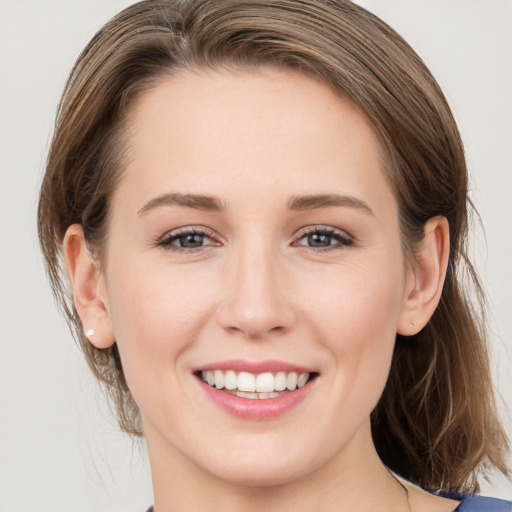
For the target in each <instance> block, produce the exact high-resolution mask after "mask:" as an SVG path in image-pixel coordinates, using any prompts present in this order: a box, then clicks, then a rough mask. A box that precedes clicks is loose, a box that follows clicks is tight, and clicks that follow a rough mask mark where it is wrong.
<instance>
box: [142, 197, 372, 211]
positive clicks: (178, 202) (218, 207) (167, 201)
mask: <svg viewBox="0 0 512 512" xmlns="http://www.w3.org/2000/svg"><path fill="white" fill-rule="evenodd" d="M159 206H184V207H186V208H194V209H196V210H203V211H212V212H224V211H226V207H225V205H224V204H223V203H222V201H221V200H220V199H219V198H218V197H215V196H208V195H203V194H180V193H167V194H162V195H160V196H157V197H155V198H153V199H151V200H150V201H148V202H147V203H146V204H145V205H144V206H143V207H142V208H141V209H140V210H139V211H138V212H137V213H138V214H139V215H143V214H145V213H147V212H148V211H150V210H153V209H154V208H158V207H159ZM331 207H350V208H358V209H360V210H364V211H366V212H367V213H370V214H372V215H373V211H372V210H371V208H370V207H369V206H368V205H367V204H366V203H365V202H364V201H361V200H360V199H357V198H356V197H353V196H347V195H339V194H316V195H301V196H293V197H291V198H290V200H289V201H288V209H289V210H292V211H304V210H315V209H320V208H331Z"/></svg>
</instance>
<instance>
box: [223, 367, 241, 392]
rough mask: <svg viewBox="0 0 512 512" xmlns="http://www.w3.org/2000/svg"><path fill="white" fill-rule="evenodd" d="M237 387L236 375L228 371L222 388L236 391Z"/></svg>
mask: <svg viewBox="0 0 512 512" xmlns="http://www.w3.org/2000/svg"><path fill="white" fill-rule="evenodd" d="M237 385H238V381H237V378H236V373H235V372H234V371H233V370H228V371H227V372H226V374H225V375H224V387H225V388H226V389H229V390H231V389H236V387H237Z"/></svg>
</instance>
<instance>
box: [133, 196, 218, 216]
mask: <svg viewBox="0 0 512 512" xmlns="http://www.w3.org/2000/svg"><path fill="white" fill-rule="evenodd" d="M159 206H185V207H186V208H194V209H196V210H205V211H212V212H223V211H225V210H226V208H225V206H224V205H223V204H222V202H221V201H220V199H219V198H217V197H215V196H207V195H199V194H179V193H172V194H162V195H160V196H157V197H155V198H154V199H151V200H150V201H148V202H147V203H146V204H145V205H144V206H143V207H142V208H141V209H140V210H139V211H138V212H137V213H138V214H139V215H143V214H145V213H147V212H148V211H150V210H153V209H154V208H157V207H159Z"/></svg>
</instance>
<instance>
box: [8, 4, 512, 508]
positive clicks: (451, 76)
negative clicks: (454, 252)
mask: <svg viewBox="0 0 512 512" xmlns="http://www.w3.org/2000/svg"><path fill="white" fill-rule="evenodd" d="M129 3H131V2H128V1H124V0H109V1H108V2H107V1H105V0H45V1H41V0H31V1H29V0H25V1H19V0H0V171H1V176H0V251H1V252H0V258H1V259H0V343H1V345H0V512H43V511H52V512H74V511H76V512H86V511H87V512H91V511H97V512H100V511H101V512H107V511H112V512H121V511H122V512H129V511H133V512H142V511H144V510H145V507H146V506H147V505H149V504H150V503H151V500H152V498H151V484H150V480H149V470H148V465H147V461H146V459H145V456H144V455H143V453H144V449H143V446H142V447H139V446H137V445H135V446H134V445H133V444H132V442H131V441H130V440H129V439H128V438H126V437H125V436H123V435H121V434H119V433H118V432H117V429H116V426H115V424H114V423H113V421H112V420H111V415H110V412H109V410H108V408H107V407H106V406H105V404H104V401H103V400H102V398H101V394H100V392H99V391H98V389H97V386H96V384H95V382H94V380H93V379H92V377H91V376H90V375H89V372H88V370H87V368H85V365H84V363H83V361H82V358H81V356H80V354H79V352H78V350H77V349H76V347H75V346H74V344H73V342H72V341H71V337H70V335H69V333H68V331H67V327H66V325H65V323H64V321H63V320H62V319H61V318H60V317H59V315H58V313H57V311H56V308H55V306H54V304H53V300H52V296H51V292H50V289H49V286H48V284H47V282H46V279H45V276H44V271H43V267H42V264H41V257H40V255H39V250H38V244H37V238H36V229H35V210H36V201H37V191H38V185H39V183H40V180H41V175H42V169H43V167H44V159H45V156H46V152H47V149H48V144H49V138H50V133H51V127H52V121H53V117H54V112H55V109H56V105H57V102H58V98H59V95H60V92H61V90H62V87H63V85H64V81H65V78H66V76H67V73H68V71H69V70H70V68H71V66H72V64H73V62H74V60H75V58H76V57H77V56H78V53H79V51H80V50H81V49H82V47H83V46H84V45H85V44H86V43H87V41H88V40H89V39H90V38H91V37H92V36H93V34H94V32H95V31H96V30H97V29H98V28H99V27H100V26H101V25H102V24H103V22H105V21H106V20H107V19H108V18H109V17H110V16H112V15H113V14H114V13H115V12H117V11H118V10H119V9H121V8H122V7H124V6H126V5H128V4H129ZM360 3H361V4H362V5H364V6H366V7H367V8H369V9H370V10H372V11H374V12H375V13H376V14H378V15H380V16H381V17H382V18H383V19H385V20H386V21H387V22H388V23H390V24H391V25H392V26H393V27H394V28H396V29H397V30H398V31H399V32H400V33H401V34H402V35H403V36H404V37H405V38H406V39H407V40H408V41H409V42H410V43H411V44H412V46H413V47H414V48H415V49H416V50H417V51H418V52H419V54H420V55H421V56H422V57H423V58H424V60H425V61H426V63H427V65H428V66H430V68H431V69H432V71H433V73H434V75H435V76H436V77H437V78H438V80H439V82H440V84H441V86H442V87H443V89H444V90H445V93H446V95H447V97H448V100H449V102H450V104H451V105H452V107H453V110H454V113H455V116H456V118H457V120H458V122H459V125H460V128H461V132H462V135H463V138H464V140H465V144H466V150H467V156H468V160H469V166H470V170H471V173H472V198H473V199H474V201H475V203H476V204H477V206H478V208H479V210H480V213H481V216H482V219H483V222H484V225H485V227H486V232H487V248H486V246H485V241H484V237H483V235H482V234H481V233H480V235H479V236H476V237H474V239H473V242H474V247H475V254H476V260H477V263H478V267H479V270H480V272H481V274H482V277H483V280H484V284H485V286H486V288H487V290H488V292H489V296H490V305H491V312H492V318H491V330H492V345H493V346H492V349H493V368H494V371H495V382H496V385H497V386H498V388H499V391H500V393H501V395H502V397H503V401H502V402H501V408H502V412H503V416H504V420H505V423H506V425H507V428H508V431H509V432H510V433H512V421H511V409H512V379H511V374H512V362H511V355H512V265H511V262H512V201H511V200H512V168H511V167H512V165H511V162H512V101H511V91H512V2H511V1H510V0H428V1H427V0H360ZM141 454H142V455H141ZM483 491H484V494H494V495H497V496H500V497H505V498H508V499H512V485H511V483H510V482H508V481H506V480H505V479H504V478H500V477H498V476H496V477H494V478H493V480H492V481H491V483H489V484H485V485H484V489H483Z"/></svg>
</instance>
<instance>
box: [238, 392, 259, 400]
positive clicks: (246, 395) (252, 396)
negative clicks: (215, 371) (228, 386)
mask: <svg viewBox="0 0 512 512" xmlns="http://www.w3.org/2000/svg"><path fill="white" fill-rule="evenodd" d="M235 395H236V396H239V397H241V398H249V399H250V400H257V399H258V395H257V394H256V393H246V392H245V391H235Z"/></svg>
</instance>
